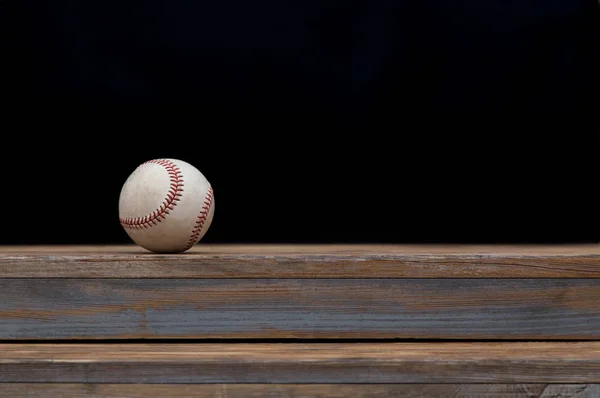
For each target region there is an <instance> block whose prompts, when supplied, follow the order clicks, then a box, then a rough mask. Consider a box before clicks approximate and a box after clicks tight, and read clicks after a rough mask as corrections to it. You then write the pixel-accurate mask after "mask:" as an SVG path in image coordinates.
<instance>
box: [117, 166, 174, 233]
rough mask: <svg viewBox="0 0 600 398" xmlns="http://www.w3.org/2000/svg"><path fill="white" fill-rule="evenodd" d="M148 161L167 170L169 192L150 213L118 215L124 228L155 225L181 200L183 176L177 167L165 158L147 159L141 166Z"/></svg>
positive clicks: (142, 227) (143, 227) (144, 227)
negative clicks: (127, 215)
mask: <svg viewBox="0 0 600 398" xmlns="http://www.w3.org/2000/svg"><path fill="white" fill-rule="evenodd" d="M149 163H154V164H158V165H160V166H163V167H164V168H165V169H166V170H167V173H169V179H170V189H169V192H168V193H167V197H166V198H165V200H164V201H163V203H162V204H161V205H160V207H159V208H158V209H156V210H154V211H153V212H152V213H150V214H147V215H145V216H142V217H120V218H119V221H120V222H121V225H122V226H123V227H124V228H127V229H147V228H150V227H152V226H154V225H157V224H158V223H159V222H161V221H162V220H164V219H165V218H166V215H167V214H169V212H170V211H171V210H173V209H174V208H175V206H177V202H179V201H180V200H181V199H180V198H181V195H182V192H183V176H182V174H181V170H180V169H179V167H177V165H176V164H175V163H173V162H172V161H170V160H167V159H152V160H148V161H147V162H144V163H142V165H141V166H143V165H145V164H149ZM141 166H140V167H141Z"/></svg>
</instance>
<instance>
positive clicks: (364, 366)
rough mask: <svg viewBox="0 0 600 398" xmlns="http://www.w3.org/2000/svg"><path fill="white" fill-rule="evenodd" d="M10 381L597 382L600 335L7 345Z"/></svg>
mask: <svg viewBox="0 0 600 398" xmlns="http://www.w3.org/2000/svg"><path fill="white" fill-rule="evenodd" d="M0 382H12V383H37V382H40V383H50V382H51V383H156V384H162V383H166V384H189V383H242V384H243V383H252V384H255V383H259V384H261V383H284V384H286V383H291V384H307V383H318V384H345V383H359V384H360V383H467V384H473V383H511V384H514V383H553V384H560V383H562V384H565V383H577V384H588V383H592V384H597V383H599V382H600V342H572V343H571V342H556V343H549V342H539V343H531V342H529V343H520V342H514V343H428V344H419V343H379V344H377V343H374V344H366V343H346V344H343V343H337V344H333V343H319V344H154V345H153V344H87V345H86V344H84V345H81V344H46V345H40V344H24V345H21V344H4V345H0Z"/></svg>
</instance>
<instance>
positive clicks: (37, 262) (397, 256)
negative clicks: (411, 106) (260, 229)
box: [0, 244, 600, 278]
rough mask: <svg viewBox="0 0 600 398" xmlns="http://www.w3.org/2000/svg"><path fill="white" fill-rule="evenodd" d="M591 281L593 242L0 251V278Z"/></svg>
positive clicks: (596, 266) (599, 261) (596, 262)
mask: <svg viewBox="0 0 600 398" xmlns="http://www.w3.org/2000/svg"><path fill="white" fill-rule="evenodd" d="M40 277H52V278H459V277H460V278H517V277H518V278H598V277H600V245H597V244H580V245H521V246H514V245H491V246H490V245H391V244H388V245H373V244H362V245H361V244H352V245H340V244H335V245H306V244H302V245H293V244H289V245H264V244H254V245H248V244H246V245H231V244H220V245H218V244H217V245H204V244H198V245H196V246H195V247H194V248H193V249H191V250H190V251H189V252H186V253H183V254H177V255H159V254H152V253H150V252H148V251H146V250H144V249H142V248H140V247H137V246H131V245H123V246H59V245H58V246H0V278H40Z"/></svg>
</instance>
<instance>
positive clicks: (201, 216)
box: [185, 186, 214, 250]
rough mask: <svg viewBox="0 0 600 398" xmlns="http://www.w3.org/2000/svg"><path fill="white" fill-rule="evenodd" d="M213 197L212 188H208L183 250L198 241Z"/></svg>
mask: <svg viewBox="0 0 600 398" xmlns="http://www.w3.org/2000/svg"><path fill="white" fill-rule="evenodd" d="M213 197H214V193H213V189H212V186H209V187H208V192H207V193H206V196H205V197H204V205H203V206H202V209H201V210H200V214H198V217H197V219H196V224H195V225H194V229H193V230H192V235H191V236H190V239H189V241H188V244H187V246H186V248H185V250H187V249H189V248H191V247H192V246H194V244H196V241H197V240H198V237H199V236H200V233H201V232H202V230H203V229H204V223H205V222H206V220H207V219H208V213H209V212H210V208H211V206H212V203H213Z"/></svg>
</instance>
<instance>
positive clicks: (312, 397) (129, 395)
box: [0, 383, 600, 398]
mask: <svg viewBox="0 0 600 398" xmlns="http://www.w3.org/2000/svg"><path fill="white" fill-rule="evenodd" d="M0 397H1V398H41V397H46V398H47V397H61V398H146V397H172V398H202V397H207V398H263V397H269V398H390V397H394V398H447V397H452V398H598V397H600V384H84V383H80V384H71V383H0Z"/></svg>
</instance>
